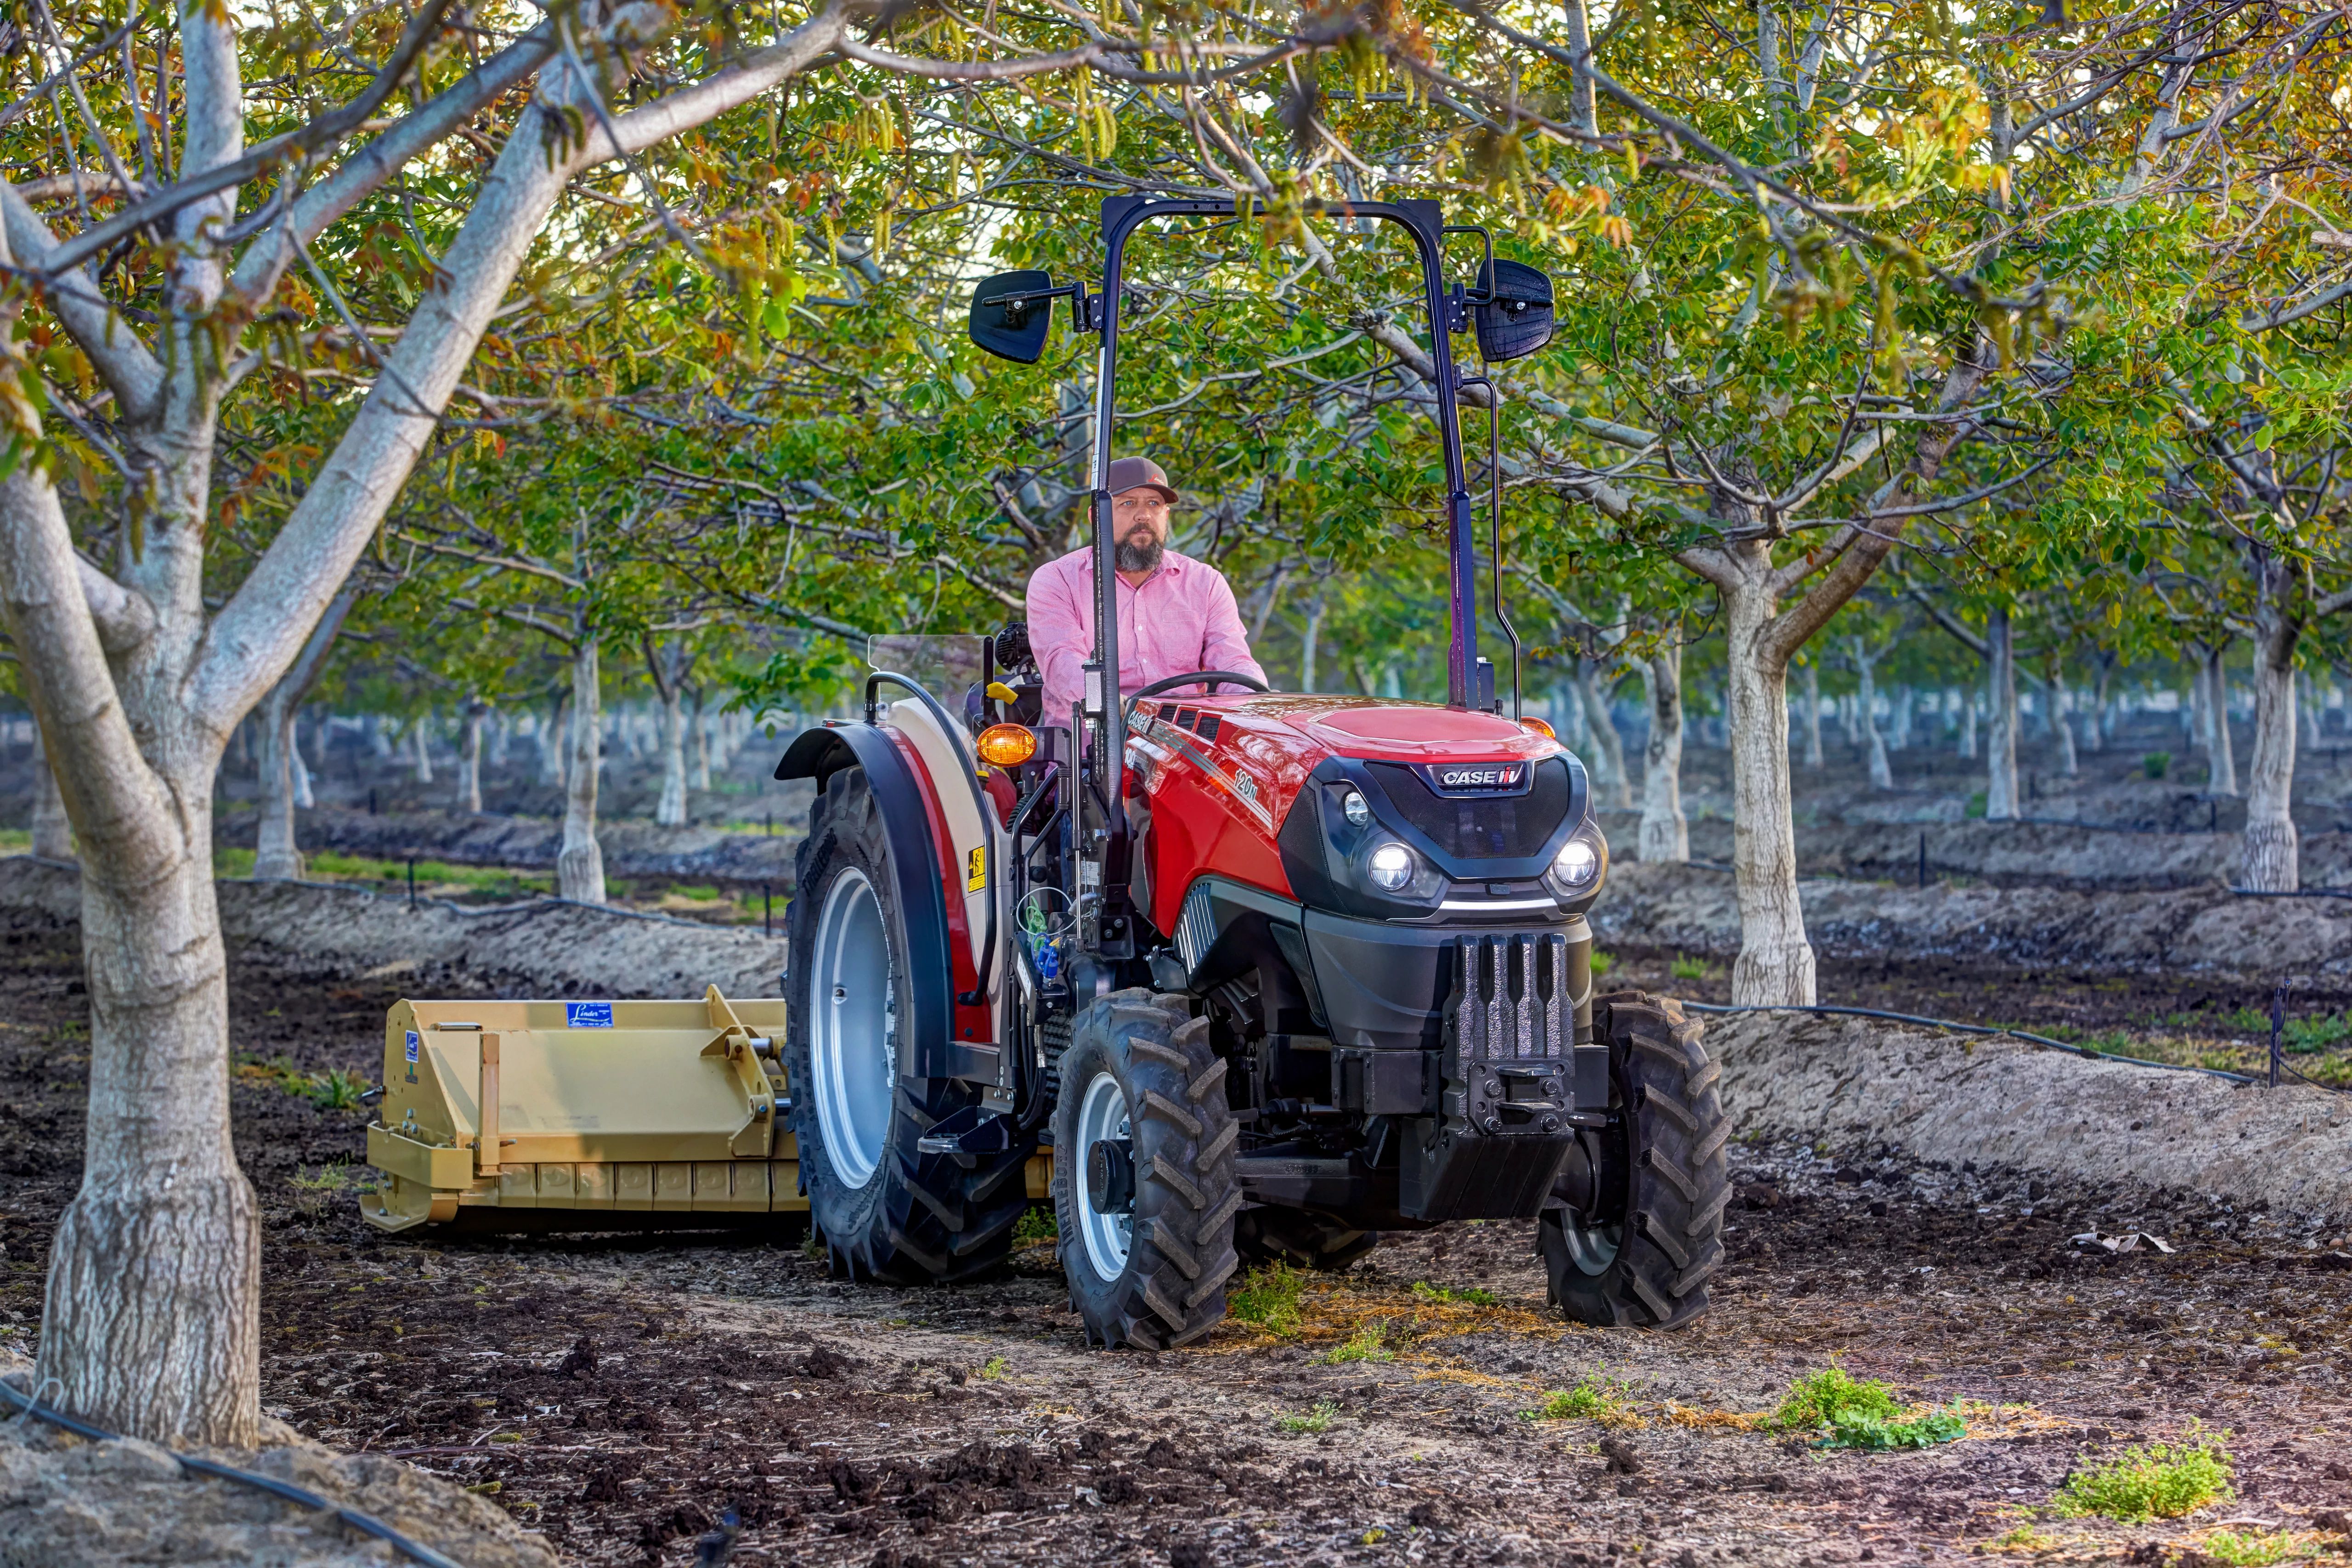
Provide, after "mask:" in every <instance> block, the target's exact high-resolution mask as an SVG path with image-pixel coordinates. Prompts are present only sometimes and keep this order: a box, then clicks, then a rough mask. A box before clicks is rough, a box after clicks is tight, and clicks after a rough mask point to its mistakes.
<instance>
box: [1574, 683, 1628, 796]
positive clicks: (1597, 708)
mask: <svg viewBox="0 0 2352 1568" xmlns="http://www.w3.org/2000/svg"><path fill="white" fill-rule="evenodd" d="M1576 684H1577V689H1578V690H1579V691H1580V693H1581V694H1582V696H1583V698H1584V721H1585V723H1586V724H1588V725H1589V726H1591V731H1592V743H1593V745H1594V746H1595V747H1597V748H1598V749H1599V751H1600V753H1601V765H1602V766H1603V767H1604V768H1605V769H1606V770H1607V772H1608V777H1607V778H1606V779H1596V780H1595V781H1594V784H1595V785H1596V788H1595V791H1594V793H1595V794H1596V795H1599V796H1600V797H1601V798H1600V802H1599V804H1600V805H1602V806H1604V807H1607V808H1608V809H1610V810H1612V811H1627V810H1630V809H1632V807H1633V779H1632V777H1631V776H1629V774H1628V773H1627V772H1626V768H1625V743H1624V742H1622V741H1621V740H1619V739H1618V738H1617V721H1616V720H1614V719H1612V718H1611V717H1610V716H1609V693H1608V691H1607V689H1605V688H1604V687H1603V686H1602V684H1601V662H1600V660H1598V659H1590V658H1580V659H1578V660H1577V661H1576Z"/></svg>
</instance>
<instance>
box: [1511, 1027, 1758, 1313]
mask: <svg viewBox="0 0 2352 1568" xmlns="http://www.w3.org/2000/svg"><path fill="white" fill-rule="evenodd" d="M1592 1026H1593V1033H1594V1035H1595V1036H1596V1037H1598V1038H1600V1039H1602V1040H1605V1041H1607V1042H1608V1046H1609V1068H1610V1079H1611V1085H1610V1096H1609V1101H1610V1109H1611V1110H1612V1111H1615V1112H1617V1113H1618V1114H1619V1116H1620V1118H1621V1120H1620V1121H1618V1123H1617V1124H1616V1125H1615V1126H1613V1127H1610V1128H1607V1129H1605V1130H1600V1131H1588V1132H1585V1133H1583V1134H1581V1135H1580V1138H1579V1140H1578V1142H1579V1151H1578V1152H1576V1153H1572V1154H1571V1155H1570V1157H1569V1163H1568V1164H1567V1166H1566V1167H1564V1168H1563V1170H1562V1172H1561V1175H1560V1179H1559V1184H1558V1185H1557V1186H1556V1187H1555V1188H1554V1189H1553V1194H1554V1198H1555V1200H1556V1202H1555V1203H1554V1205H1553V1206H1551V1207H1549V1208H1547V1209H1546V1210H1545V1211H1544V1214H1543V1217H1542V1219H1541V1221H1540V1222H1539V1224H1538V1226H1537V1231H1536V1241H1537V1247H1538V1250H1540V1251H1541V1252H1542V1254H1543V1259H1544V1272H1545V1273H1546V1275H1548V1276H1549V1281H1550V1286H1551V1300H1552V1304H1553V1305H1554V1306H1556V1307H1558V1308H1559V1309H1560V1310H1561V1311H1562V1312H1564V1313H1565V1314H1566V1315H1567V1316H1568V1317H1569V1318H1570V1319H1571V1320H1573V1321H1577V1322H1580V1323H1597V1324H1601V1325H1605V1326H1611V1327H1633V1326H1644V1327H1650V1328H1661V1329H1678V1328H1681V1327H1682V1326H1683V1325H1685V1323H1689V1322H1692V1321H1695V1320H1696V1319H1697V1318H1698V1317H1699V1316H1700V1315H1701V1314H1703V1313H1704V1312H1705V1311H1706V1282H1707V1280H1708V1279H1710V1278H1711V1277H1712V1276H1713V1275H1714V1274H1715V1272H1716V1270H1717V1269H1718V1268H1721V1267H1722V1266H1723V1241H1722V1233H1723V1210H1724V1205H1726V1204H1727V1202H1728V1201H1729V1199H1730V1195H1731V1186H1730V1175H1729V1170H1728V1166H1729V1162H1728V1160H1727V1158H1726V1157H1725V1155H1724V1145H1725V1144H1726V1143H1727V1142H1729V1140H1730V1137H1731V1123H1730V1122H1729V1121H1727V1119H1726V1118H1725V1116H1724V1114H1723V1101H1722V1099H1721V1097H1720V1096H1718V1095H1717V1092H1716V1087H1715V1086H1716V1080H1717V1079H1719V1078H1720V1077H1722V1075H1723V1068H1722V1067H1721V1066H1720V1064H1718V1063H1716V1062H1714V1061H1711V1060H1709V1059H1708V1058H1707V1054H1706V1045H1705V1044H1704V1043H1703V1040H1702V1031H1701V1027H1700V1026H1699V1025H1698V1024H1697V1023H1696V1021H1694V1020H1692V1019H1690V1018H1686V1017H1685V1016H1683V1010H1682V1005H1681V1004H1680V1003H1678V1002H1675V1001H1674V1000H1672V999H1670V998H1664V997H1654V996H1648V995H1645V994H1643V993H1641V992H1639V991H1619V992H1614V993H1612V994H1609V995H1607V996H1602V997H1599V998H1597V999H1596V1000H1595V1001H1594V1002H1593V1005H1592Z"/></svg>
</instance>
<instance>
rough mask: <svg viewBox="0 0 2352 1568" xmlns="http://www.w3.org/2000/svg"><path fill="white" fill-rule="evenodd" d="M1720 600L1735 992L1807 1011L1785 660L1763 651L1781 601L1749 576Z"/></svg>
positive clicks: (1809, 985) (1743, 1000) (1740, 997)
mask: <svg viewBox="0 0 2352 1568" xmlns="http://www.w3.org/2000/svg"><path fill="white" fill-rule="evenodd" d="M1727 553H1732V552H1727ZM1758 553H1761V552H1758ZM1770 571H1771V564H1770V558H1769V555H1766V556H1764V560H1763V571H1762V575H1763V576H1765V577H1767V578H1769V575H1770ZM1724 596H1725V598H1726V600H1727V604H1726V605H1725V635H1726V637H1728V638H1729V646H1728V648H1727V663H1728V665H1729V672H1728V673H1729V683H1728V684H1729V689H1728V691H1727V693H1726V695H1727V698H1728V705H1729V708H1730V710H1731V711H1730V724H1729V733H1728V735H1727V740H1728V741H1729V742H1730V745H1731V798H1732V807H1731V867H1732V872H1733V880H1734V882H1735V884H1736V885H1737V887H1738V892H1739V957H1738V961H1737V962H1735V963H1733V964H1732V966H1731V998H1732V1000H1733V1001H1734V1002H1737V1003H1738V1004H1740V1005H1744V1006H1774V1007H1810V1006H1811V1005H1813V1003H1814V1002H1815V1000H1817V997H1816V994H1815V991H1814V964H1813V944H1812V943H1811V942H1809V941H1807V940H1806V937H1805V912H1804V907H1803V905H1802V904H1801V903H1800V902H1799V901H1798V898H1797V829H1796V822H1795V817H1794V815H1793V812H1792V809H1791V804H1790V788H1789V710H1788V666H1787V665H1786V664H1785V663H1784V662H1782V661H1781V660H1780V659H1779V658H1773V657H1771V656H1770V655H1769V653H1767V652H1766V651H1765V650H1763V649H1761V648H1759V643H1761V642H1762V641H1763V640H1764V638H1765V637H1766V636H1767V634H1768V629H1769V626H1770V625H1771V622H1772V618H1773V616H1774V614H1775V612H1776V611H1777V610H1778V608H1779V605H1778V604H1777V603H1776V602H1775V598H1774V595H1772V593H1771V592H1770V590H1769V588H1767V587H1765V586H1764V585H1762V584H1757V583H1753V582H1751V583H1748V584H1742V585H1741V586H1740V587H1738V589H1735V590H1733V591H1731V592H1729V593H1727V594H1726V595H1724Z"/></svg>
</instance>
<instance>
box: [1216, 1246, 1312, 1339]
mask: <svg viewBox="0 0 2352 1568" xmlns="http://www.w3.org/2000/svg"><path fill="white" fill-rule="evenodd" d="M1306 1289H1307V1279H1306V1276H1304V1275H1302V1274H1299V1273H1298V1272H1297V1271H1296V1270H1294V1269H1293V1268H1291V1267H1290V1266H1289V1265H1288V1264H1286V1263H1280V1262H1276V1263H1269V1264H1266V1265H1265V1267H1263V1268H1253V1269H1251V1270H1250V1271H1249V1272H1248V1273H1247V1274H1244V1275H1243V1276H1242V1279H1241V1283H1240V1284H1238V1285H1236V1286H1234V1288H1233V1289H1231V1290H1229V1291H1227V1292H1226V1294H1225V1313H1226V1316H1228V1317H1231V1318H1234V1319H1237V1320H1238V1321H1242V1322H1244V1323H1255V1324H1256V1325H1257V1326H1258V1327H1259V1328H1261V1329H1264V1330H1265V1331H1266V1332H1267V1333H1270V1334H1273V1335H1275V1336H1276V1337H1277V1338H1281V1339H1288V1338H1291V1337H1292V1336H1294V1335H1296V1334H1297V1332H1298V1331H1299V1330H1300V1328H1301V1327H1303V1326H1304V1319H1303V1318H1302V1316H1301V1314H1300V1311H1299V1304H1298V1302H1299V1297H1300V1295H1301V1294H1302V1293H1303V1292H1304V1291H1305V1290H1306Z"/></svg>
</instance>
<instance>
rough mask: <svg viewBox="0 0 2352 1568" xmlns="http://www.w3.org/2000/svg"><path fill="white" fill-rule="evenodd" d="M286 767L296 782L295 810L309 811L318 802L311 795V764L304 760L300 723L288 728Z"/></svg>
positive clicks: (290, 725)
mask: <svg viewBox="0 0 2352 1568" xmlns="http://www.w3.org/2000/svg"><path fill="white" fill-rule="evenodd" d="M286 766H287V771H288V772H289V773H290V774H291V775H292V776H293V781H294V809H295V810H297V811H308V810H310V808H311V807H312V806H314V805H318V804H319V803H318V801H317V800H316V799H315V798H314V797H313V796H312V795H311V794H310V763H306V762H304V761H303V760H302V726H301V724H300V723H299V721H298V722H296V723H292V724H289V725H288V726H287V727H286Z"/></svg>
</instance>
